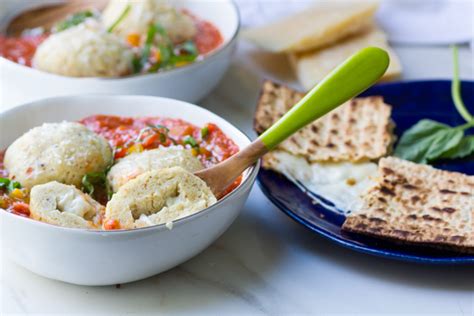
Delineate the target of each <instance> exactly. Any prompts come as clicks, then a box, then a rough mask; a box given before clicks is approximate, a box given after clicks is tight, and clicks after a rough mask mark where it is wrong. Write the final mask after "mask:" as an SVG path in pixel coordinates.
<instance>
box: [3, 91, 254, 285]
mask: <svg viewBox="0 0 474 316" xmlns="http://www.w3.org/2000/svg"><path fill="white" fill-rule="evenodd" d="M94 114H109V115H124V116H162V117H171V118H181V119H184V120H187V121H189V122H191V123H193V124H196V125H198V126H202V125H204V124H206V123H209V122H212V123H215V124H217V125H218V126H219V127H220V128H221V129H222V131H223V132H224V133H225V134H226V135H227V136H228V137H230V138H231V139H232V140H233V141H234V142H235V143H236V144H237V145H238V146H239V147H240V148H243V147H245V146H246V145H248V144H249V143H250V140H249V138H248V137H247V136H245V135H244V134H243V133H242V132H240V131H239V130H238V129H237V128H235V127H234V126H233V125H231V124H230V123H228V122H227V121H225V120H224V119H222V118H220V117H219V116H217V115H215V114H213V113H211V112H209V111H207V110H205V109H203V108H200V107H198V106H195V105H191V104H188V103H185V102H181V101H176V100H171V99H165V98H156V97H146V96H126V97H124V96H75V97H60V98H54V99H47V100H42V101H37V102H34V103H30V104H27V105H24V106H19V107H16V108H14V109H11V110H9V111H6V112H4V113H0V135H1V138H0V148H1V149H4V148H6V147H7V146H8V145H9V144H11V143H12V142H13V141H14V140H15V139H16V138H18V137H19V136H21V135H22V134H23V133H25V132H26V131H28V130H29V129H31V128H32V127H35V126H39V125H41V124H42V123H44V122H61V121H64V120H67V121H77V120H80V119H81V118H84V117H86V116H89V115H94ZM257 172H258V166H256V167H252V168H249V169H248V170H247V171H246V172H245V173H244V178H243V180H242V183H241V184H240V186H239V187H237V188H236V189H235V190H234V191H233V192H231V193H230V194H229V195H227V196H226V197H225V198H223V199H221V200H220V201H219V202H218V203H217V204H215V205H213V206H211V207H209V208H207V209H205V210H203V211H201V212H199V213H197V214H194V215H192V216H189V217H186V218H183V219H180V220H177V221H175V222H174V225H173V228H172V229H171V230H169V229H168V228H167V227H165V225H160V226H153V227H148V228H141V229H136V230H127V231H89V230H81V229H72V228H63V227H58V226H53V225H49V224H45V223H42V222H38V221H35V220H32V219H28V218H24V217H20V216H17V215H13V214H11V213H8V212H5V211H2V210H0V224H1V228H0V231H1V236H2V238H1V243H2V245H1V249H2V250H3V253H4V254H5V255H6V256H8V257H10V258H11V259H12V260H13V261H14V262H16V263H18V264H19V265H21V266H23V267H25V268H26V269H28V270H31V271H33V272H35V273H37V274H39V275H42V276H45V277H47V278H51V279H55V280H60V281H64V282H68V283H74V284H81V285H110V284H119V283H126V282H131V281H136V280H140V279H143V278H146V277H149V276H152V275H155V274H157V273H160V272H163V271H165V270H168V269H170V268H172V267H174V266H176V265H178V264H180V263H182V262H184V261H186V260H188V259H190V258H191V257H193V256H195V255H196V254H198V253H199V252H201V251H202V250H204V249H205V248H206V247H208V246H209V245H210V244H211V243H212V242H213V241H214V240H216V239H217V238H218V237H219V236H220V235H221V234H222V233H223V232H224V231H225V230H226V229H227V228H228V227H229V225H230V224H231V223H232V222H233V221H234V219H235V218H236V217H237V215H238V214H239V212H240V209H241V208H242V206H243V204H244V203H245V201H246V199H247V197H248V194H249V192H250V189H251V188H252V185H253V183H254V181H255V177H256V175H257Z"/></svg>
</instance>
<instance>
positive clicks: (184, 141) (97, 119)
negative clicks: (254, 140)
mask: <svg viewBox="0 0 474 316" xmlns="http://www.w3.org/2000/svg"><path fill="white" fill-rule="evenodd" d="M81 123H82V124H84V125H86V126H87V127H88V128H89V129H91V130H92V131H94V132H95V133H97V134H100V135H102V136H104V137H105V138H106V139H107V140H108V141H109V143H110V145H111V146H112V148H114V150H115V159H119V158H123V157H124V156H126V155H127V154H129V153H132V152H136V151H141V150H147V149H154V148H158V147H159V146H165V147H168V146H173V145H182V146H184V147H187V148H190V149H191V150H193V154H195V155H196V157H198V158H199V159H200V160H201V162H202V163H203V165H204V166H205V167H210V166H213V165H215V164H217V163H219V162H221V161H223V160H225V159H227V158H229V157H230V156H232V155H234V154H235V153H237V152H238V151H239V148H238V147H237V145H236V144H235V143H234V142H233V141H232V140H231V139H230V138H228V137H227V136H226V135H225V134H224V133H223V132H222V130H221V129H220V128H219V127H217V125H215V124H213V123H208V124H206V125H205V126H203V127H197V126H195V125H193V124H191V123H188V122H186V121H184V120H181V119H171V118H160V117H143V118H131V117H119V116H109V115H95V116H90V117H87V118H85V119H83V120H81ZM140 133H141V135H140ZM190 137H191V138H192V139H193V140H194V141H195V142H196V144H195V145H194V144H191V143H193V141H190ZM137 145H138V146H137ZM193 145H194V146H193Z"/></svg>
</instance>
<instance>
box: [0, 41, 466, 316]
mask: <svg viewBox="0 0 474 316" xmlns="http://www.w3.org/2000/svg"><path fill="white" fill-rule="evenodd" d="M397 51H398V53H399V54H400V56H401V59H402V63H403V65H404V67H405V72H404V73H405V75H404V78H405V79H416V78H449V77H450V75H451V53H450V51H449V49H448V48H446V47H424V48H413V47H397ZM461 64H462V76H463V77H464V78H467V79H473V77H474V75H473V70H474V69H473V67H474V65H473V64H474V62H473V55H472V52H470V51H469V50H468V48H463V49H462V50H461ZM263 77H274V78H277V79H279V80H283V81H286V82H289V83H291V84H295V82H294V78H293V76H292V75H291V73H289V72H288V68H287V65H286V60H285V59H284V58H281V57H275V56H270V55H267V54H261V53H257V52H256V51H254V50H253V49H250V48H249V47H248V46H246V45H241V46H240V48H239V51H238V54H237V56H236V58H235V61H234V63H233V65H232V68H231V69H230V71H229V72H228V73H227V75H226V77H225V78H224V80H223V81H222V83H221V84H220V85H219V87H218V88H217V89H216V90H215V91H214V93H213V94H212V95H211V96H209V97H207V98H206V99H205V100H203V101H202V105H203V106H205V107H207V108H209V109H211V110H212V111H215V112H217V113H218V114H221V115H222V116H224V117H225V118H227V119H228V120H230V121H231V122H233V123H235V124H236V125H238V126H239V127H241V128H242V129H243V130H245V131H246V132H248V133H251V134H253V133H252V131H251V124H252V119H251V117H252V114H253V109H254V106H255V101H256V98H257V94H258V86H259V82H260V81H261V80H262V78H263ZM471 106H472V105H471ZM471 108H472V107H471ZM72 251H73V250H72ZM0 264H1V275H0V276H1V279H0V291H1V292H0V314H1V315H8V314H15V313H19V314H26V313H38V314H87V315H91V314H113V315H119V314H126V313H143V314H158V315H169V314H178V315H179V314H180V315H190V314H196V315H342V314H347V315H349V314H350V315H354V314H359V315H382V314H392V315H393V314H399V315H402V314H403V315H408V314H413V315H420V314H424V315H435V314H439V315H474V267H472V266H470V267H468V266H464V267H462V266H459V267H447V266H444V267H443V266H423V265H417V264H408V263H402V262H395V261H389V260H386V259H380V258H375V257H371V256H368V255H363V254H359V253H355V252H353V251H350V250H346V249H344V248H341V247H339V246H336V245H334V244H333V243H331V242H329V241H327V240H325V239H323V238H321V237H319V236H316V235H314V234H313V233H311V232H309V231H307V230H305V229H304V228H302V227H301V226H299V225H298V224H296V223H295V222H293V221H292V220H291V219H289V218H288V217H287V216H286V215H284V214H283V213H281V212H280V211H278V210H277V209H276V208H275V207H274V206H273V205H272V204H271V203H270V202H269V201H268V200H266V198H265V197H264V196H263V195H262V193H261V192H260V190H259V188H258V187H257V186H256V187H255V188H254V190H253V192H252V194H251V196H250V198H249V200H248V202H247V204H246V205H245V208H244V209H243V210H242V214H241V215H240V216H239V217H238V219H237V220H236V221H235V223H234V224H233V225H232V226H231V228H230V229H229V230H228V231H227V232H226V233H225V234H224V235H223V236H222V237H221V238H220V239H218V240H217V241H216V242H215V243H214V244H213V245H212V246H211V247H210V248H209V249H207V250H206V251H204V252H203V253H201V254H200V255H198V256H197V257H195V258H194V259H192V260H190V261H188V262H187V263H185V264H183V265H181V266H179V267H176V268H174V269H172V270H170V271H168V272H166V273H163V274H161V275H158V276H155V277H153V278H150V279H147V280H144V281H140V282H136V283H132V284H125V285H122V286H121V287H120V288H116V287H98V288H90V287H80V286H73V285H68V284H63V283H60V282H55V281H50V280H47V279H44V278H42V277H39V276H36V275H34V274H32V273H30V272H28V271H25V270H24V269H22V268H20V267H18V266H16V265H15V264H13V263H12V262H10V261H8V260H7V259H5V258H1V261H0ZM51 264H52V265H54V264H55V263H54V262H52V263H51ZM91 269H93V267H91Z"/></svg>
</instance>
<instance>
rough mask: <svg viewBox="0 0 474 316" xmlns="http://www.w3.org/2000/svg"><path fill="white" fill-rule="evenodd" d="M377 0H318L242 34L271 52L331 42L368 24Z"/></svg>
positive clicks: (301, 48)
mask: <svg viewBox="0 0 474 316" xmlns="http://www.w3.org/2000/svg"><path fill="white" fill-rule="evenodd" d="M377 7H378V1H370V0H364V1H348V0H344V1H341V0H338V1H335V0H332V1H327V0H325V1H318V2H317V3H316V4H315V5H314V6H312V7H309V8H307V9H305V10H304V11H302V12H300V13H297V14H294V15H292V16H289V17H287V18H284V19H282V20H279V21H276V22H274V23H270V24H267V25H265V26H262V27H257V28H253V29H249V30H246V31H244V32H243V36H244V37H245V38H246V39H248V40H250V41H252V42H253V43H255V44H257V45H258V46H260V47H262V48H263V49H266V50H268V51H272V52H302V51H307V50H311V49H316V48H319V47H323V46H326V45H329V44H332V43H334V42H336V41H338V40H340V39H342V38H344V37H346V36H348V35H350V34H354V33H357V32H359V31H361V30H363V29H365V28H367V27H368V26H369V25H370V24H371V23H372V16H373V15H374V12H375V11H376V10H377Z"/></svg>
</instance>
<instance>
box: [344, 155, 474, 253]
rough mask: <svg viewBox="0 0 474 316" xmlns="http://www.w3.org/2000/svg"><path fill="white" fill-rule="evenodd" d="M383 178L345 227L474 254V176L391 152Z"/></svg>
mask: <svg viewBox="0 0 474 316" xmlns="http://www.w3.org/2000/svg"><path fill="white" fill-rule="evenodd" d="M379 177H380V178H379V179H378V181H379V183H378V185H377V186H375V187H374V188H372V189H371V190H370V191H369V192H368V193H367V194H366V195H365V196H364V197H363V199H364V203H363V206H362V208H361V209H360V210H359V211H357V212H354V213H352V214H351V215H349V216H348V217H347V219H346V221H345V222H344V225H343V227H342V228H343V229H344V230H346V231H349V232H355V233H359V234H363V235H370V236H374V237H380V238H386V239H390V240H394V241H397V242H402V243H410V244H416V245H418V244H420V245H429V246H437V247H442V248H445V249H450V250H454V251H462V252H469V253H474V220H473V216H474V176H467V175H465V174H461V173H456V172H448V171H443V170H438V169H434V168H433V167H430V166H427V165H421V164H415V163H412V162H409V161H406V160H402V159H398V158H394V157H388V158H384V159H381V160H380V163H379Z"/></svg>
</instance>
